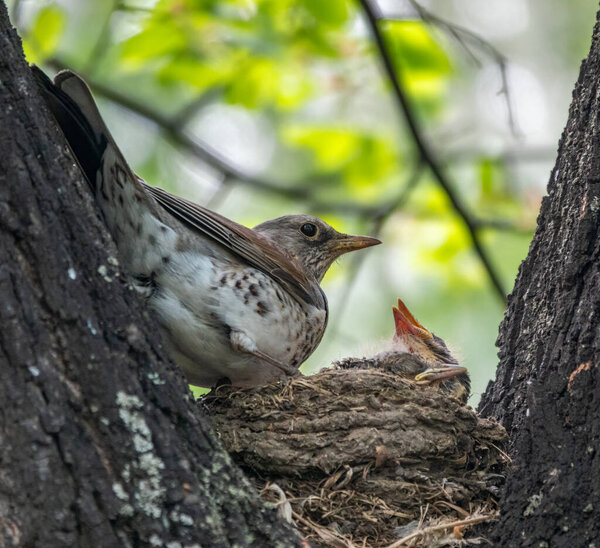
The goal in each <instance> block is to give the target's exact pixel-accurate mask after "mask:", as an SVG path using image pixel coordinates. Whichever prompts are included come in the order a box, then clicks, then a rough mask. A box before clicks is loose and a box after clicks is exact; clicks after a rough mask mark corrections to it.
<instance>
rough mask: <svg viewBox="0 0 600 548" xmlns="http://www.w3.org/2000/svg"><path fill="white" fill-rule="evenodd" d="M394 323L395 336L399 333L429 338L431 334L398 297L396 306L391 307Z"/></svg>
mask: <svg viewBox="0 0 600 548" xmlns="http://www.w3.org/2000/svg"><path fill="white" fill-rule="evenodd" d="M392 311H393V312H394V323H395V324H396V337H400V336H401V335H414V336H416V337H419V338H421V339H431V338H432V337H433V335H432V334H431V332H430V331H429V330H427V329H425V328H424V327H423V326H422V325H421V324H420V323H419V322H418V321H417V320H416V318H415V317H414V316H413V315H412V314H411V313H410V311H409V310H408V308H406V305H405V304H404V303H403V302H402V301H401V300H400V299H398V308H396V307H395V306H394V307H392Z"/></svg>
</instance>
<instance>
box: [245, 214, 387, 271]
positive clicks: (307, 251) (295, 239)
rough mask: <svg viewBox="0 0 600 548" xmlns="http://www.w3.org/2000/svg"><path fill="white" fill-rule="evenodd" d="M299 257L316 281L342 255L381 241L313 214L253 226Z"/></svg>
mask: <svg viewBox="0 0 600 548" xmlns="http://www.w3.org/2000/svg"><path fill="white" fill-rule="evenodd" d="M253 230H254V231H255V232H258V233H259V234H262V235H263V236H266V237H267V238H269V239H271V240H272V241H273V242H275V243H276V244H277V245H278V246H279V247H280V248H282V249H284V250H285V251H287V253H289V254H290V255H292V256H293V257H294V258H295V259H296V260H298V261H299V262H300V263H301V264H302V266H304V268H305V269H306V270H307V271H308V272H310V273H311V274H312V275H313V276H314V277H315V278H316V279H317V281H319V282H320V281H321V280H322V279H323V276H325V273H326V272H327V270H328V269H329V267H330V266H331V264H332V263H333V261H335V260H336V259H337V258H338V257H339V256H340V255H343V254H344V253H348V252H350V251H356V250H357V249H363V248H365V247H371V246H372V245H377V244H380V243H381V242H380V241H379V240H377V239H376V238H370V237H368V236H350V235H348V234H341V233H340V232H337V230H335V229H334V228H332V227H331V226H329V225H328V224H327V223H326V222H325V221H322V220H321V219H318V218H317V217H312V216H311V215H287V216H285V217H279V218H277V219H273V220H271V221H266V222H264V223H261V224H259V225H257V226H255V227H254V229H253Z"/></svg>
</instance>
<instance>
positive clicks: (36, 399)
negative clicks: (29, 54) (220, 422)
mask: <svg viewBox="0 0 600 548" xmlns="http://www.w3.org/2000/svg"><path fill="white" fill-rule="evenodd" d="M0 51H1V52H2V55H0V326H1V328H0V443H1V452H0V546H44V547H51V546H103V547H108V546H119V547H120V546H139V545H154V546H170V547H172V548H174V547H177V546H183V545H187V546H191V545H196V546H198V545H202V546H211V547H213V546H215V547H216V546H231V545H236V546H252V545H254V546H261V547H262V546H285V547H288V546H294V545H300V542H299V537H298V536H296V534H295V533H294V532H293V531H292V529H291V528H290V527H289V526H288V525H287V524H285V523H284V522H283V521H280V520H279V518H277V516H276V515H275V513H274V512H273V511H271V510H268V509H266V508H265V507H264V505H263V504H262V502H261V501H260V500H259V498H258V496H257V495H256V493H255V492H254V490H253V488H252V487H251V486H250V484H249V483H248V481H247V480H246V479H245V478H244V476H243V475H242V473H241V472H240V471H239V470H238V469H237V467H236V466H235V465H233V464H232V462H231V460H230V459H229V457H228V455H227V454H226V453H225V451H224V450H223V448H222V447H221V444H220V443H219V442H218V440H217V438H216V437H215V434H214V433H213V430H212V428H211V426H210V424H209V422H208V420H207V419H206V418H204V417H203V416H200V414H199V413H198V410H197V406H196V405H195V404H194V402H193V401H192V398H191V395H190V393H189V390H188V388H187V386H186V385H185V383H184V380H183V377H182V376H181V374H180V373H179V372H178V371H177V370H176V369H175V367H174V366H173V365H172V364H171V363H170V361H169V360H168V358H167V357H166V355H165V353H164V351H163V349H162V347H161V344H160V340H159V339H158V337H157V335H156V328H155V327H154V325H155V324H154V323H153V321H152V319H151V318H149V317H148V316H147V315H146V314H145V313H144V311H143V309H142V307H141V303H140V302H139V301H138V298H137V296H136V295H135V293H134V292H133V291H131V289H130V287H129V285H128V284H127V281H126V280H125V279H124V276H123V275H122V274H121V272H120V270H119V265H118V262H117V260H116V259H115V257H116V256H117V254H116V249H115V247H114V245H113V243H112V241H111V239H110V237H109V236H108V234H107V233H106V231H105V229H104V228H103V225H102V222H101V220H100V218H99V217H98V215H97V213H96V210H95V209H94V205H93V203H92V201H91V199H90V197H89V195H88V191H87V189H86V187H85V185H84V184H83V178H82V175H81V173H80V171H79V169H78V168H77V167H76V166H75V165H74V162H73V159H72V157H71V156H70V154H69V152H68V150H67V148H66V146H65V144H64V140H63V139H62V136H61V135H60V134H59V133H58V130H57V129H56V127H55V125H54V124H53V123H51V122H50V118H49V116H48V113H47V112H46V110H45V108H43V107H42V101H41V100H40V98H39V97H38V95H37V90H36V89H35V86H34V83H33V80H32V78H31V76H30V73H29V69H28V67H27V65H26V63H25V61H24V58H23V52H22V48H21V44H20V41H19V39H18V37H17V35H16V33H15V31H14V29H12V28H11V26H10V23H9V20H8V16H7V13H6V8H5V6H4V5H3V3H1V2H0Z"/></svg>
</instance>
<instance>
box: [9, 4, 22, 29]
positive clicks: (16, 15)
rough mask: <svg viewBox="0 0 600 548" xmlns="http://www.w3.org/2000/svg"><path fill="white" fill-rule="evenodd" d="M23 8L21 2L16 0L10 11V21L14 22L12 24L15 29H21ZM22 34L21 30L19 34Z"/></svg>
mask: <svg viewBox="0 0 600 548" xmlns="http://www.w3.org/2000/svg"><path fill="white" fill-rule="evenodd" d="M22 7H23V6H22V5H21V0H14V2H13V5H12V8H11V10H10V20H11V21H12V24H13V25H14V26H15V27H17V28H18V27H19V26H20V23H21V21H20V18H21V8H22ZM20 32H21V29H19V33H20Z"/></svg>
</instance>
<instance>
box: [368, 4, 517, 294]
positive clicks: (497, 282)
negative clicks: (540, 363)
mask: <svg viewBox="0 0 600 548" xmlns="http://www.w3.org/2000/svg"><path fill="white" fill-rule="evenodd" d="M359 1H360V3H361V5H362V7H363V11H364V13H365V15H366V18H367V22H368V25H369V28H370V30H371V33H372V35H373V38H374V40H375V43H376V45H377V49H378V50H379V53H380V55H381V59H382V61H383V65H384V67H385V70H386V73H387V75H388V79H389V81H390V83H391V84H392V88H393V90H394V97H395V98H396V101H397V103H398V106H399V107H400V110H401V111H402V113H403V115H404V118H405V120H406V124H407V126H408V129H409V131H410V133H411V135H412V138H413V141H414V143H415V145H416V147H417V150H418V151H419V154H420V156H421V158H422V160H423V162H425V164H427V165H428V167H429V169H430V170H431V173H432V174H433V176H434V178H435V179H436V180H437V182H438V184H439V186H440V187H441V188H442V190H443V191H444V192H445V193H446V196H447V197H448V199H449V200H450V203H451V204H452V207H453V208H454V210H455V211H456V213H457V214H458V216H459V217H460V218H461V219H462V220H463V222H464V224H465V227H466V228H467V231H468V233H469V236H470V238H471V242H472V244H473V248H474V249H475V252H476V253H477V255H478V256H479V259H480V261H481V263H482V265H483V267H484V269H485V271H486V272H487V275H488V277H489V279H490V281H491V283H492V286H493V287H494V289H495V291H496V293H497V294H498V296H499V297H500V299H501V300H502V302H503V303H506V291H505V290H504V287H503V284H502V281H501V279H500V275H499V274H498V272H497V271H496V269H495V268H494V266H493V265H492V262H491V260H490V258H489V256H488V253H487V251H486V250H485V248H484V246H483V244H482V242H481V239H480V237H479V234H478V232H477V226H476V223H475V222H474V220H473V216H472V215H471V213H470V212H469V211H468V209H467V207H466V206H465V204H464V203H463V202H462V200H461V198H460V197H459V195H458V194H457V193H456V191H455V190H454V188H453V187H452V185H451V184H450V182H449V180H448V178H447V176H446V174H445V173H444V171H443V170H442V167H441V166H440V164H439V163H438V161H437V158H436V157H435V155H434V153H433V150H432V149H431V147H430V146H429V144H428V143H427V141H426V140H425V137H424V135H423V132H422V130H421V127H420V125H419V123H418V122H417V119H416V118H415V115H414V113H413V110H412V107H411V105H410V104H409V101H408V97H407V95H406V93H405V91H404V87H403V86H402V84H401V83H400V78H399V76H398V75H397V74H396V70H395V68H394V63H393V61H392V57H391V55H390V52H389V50H388V47H387V44H386V42H385V39H384V37H383V34H382V33H381V31H380V30H379V26H378V17H377V16H376V15H375V11H374V10H373V7H372V6H371V3H370V2H369V0H359Z"/></svg>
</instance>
